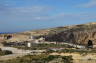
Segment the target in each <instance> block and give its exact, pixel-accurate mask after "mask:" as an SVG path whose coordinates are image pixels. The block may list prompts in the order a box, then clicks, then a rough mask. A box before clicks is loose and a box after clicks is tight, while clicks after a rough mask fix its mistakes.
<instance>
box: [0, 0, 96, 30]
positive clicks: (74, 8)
mask: <svg viewBox="0 0 96 63" xmlns="http://www.w3.org/2000/svg"><path fill="white" fill-rule="evenodd" d="M95 21H96V0H0V32H22V31H27V30H33V29H43V28H52V27H58V26H65V25H74V24H82V23H87V22H95Z"/></svg>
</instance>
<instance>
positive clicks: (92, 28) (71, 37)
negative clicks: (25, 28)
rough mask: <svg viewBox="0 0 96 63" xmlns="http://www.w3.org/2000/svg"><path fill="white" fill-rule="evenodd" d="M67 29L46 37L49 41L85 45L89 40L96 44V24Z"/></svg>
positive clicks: (68, 27) (74, 26)
mask: <svg viewBox="0 0 96 63" xmlns="http://www.w3.org/2000/svg"><path fill="white" fill-rule="evenodd" d="M65 28H67V29H65V30H63V31H61V32H59V33H55V34H54V35H48V36H46V40H47V41H58V42H70V43H75V44H82V45H85V44H87V43H88V40H92V41H93V44H96V23H87V24H81V25H73V26H67V27H65Z"/></svg>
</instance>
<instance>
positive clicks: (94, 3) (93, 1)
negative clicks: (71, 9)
mask: <svg viewBox="0 0 96 63" xmlns="http://www.w3.org/2000/svg"><path fill="white" fill-rule="evenodd" d="M77 7H83V8H92V7H96V0H89V1H88V2H87V3H83V4H80V5H77Z"/></svg>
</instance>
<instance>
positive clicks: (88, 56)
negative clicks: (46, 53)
mask: <svg viewBox="0 0 96 63" xmlns="http://www.w3.org/2000/svg"><path fill="white" fill-rule="evenodd" d="M50 55H61V56H70V55H71V56H72V58H73V59H74V60H89V59H95V60H96V53H89V54H86V55H84V54H79V53H51V54H50Z"/></svg>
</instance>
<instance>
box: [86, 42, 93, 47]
mask: <svg viewBox="0 0 96 63" xmlns="http://www.w3.org/2000/svg"><path fill="white" fill-rule="evenodd" d="M87 45H88V46H87V47H88V48H93V41H92V40H89V41H88V44H87Z"/></svg>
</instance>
